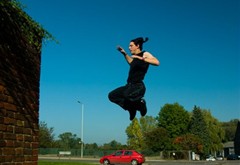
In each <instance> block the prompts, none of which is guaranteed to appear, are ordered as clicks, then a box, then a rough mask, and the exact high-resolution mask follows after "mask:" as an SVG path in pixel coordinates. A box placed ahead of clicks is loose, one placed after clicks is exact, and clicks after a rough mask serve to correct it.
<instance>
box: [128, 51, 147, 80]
mask: <svg viewBox="0 0 240 165" xmlns="http://www.w3.org/2000/svg"><path fill="white" fill-rule="evenodd" d="M143 53H144V52H141V53H139V54H137V56H140V57H143ZM148 67H149V63H147V62H145V61H143V60H139V59H137V58H134V59H133V61H132V62H131V63H130V70H129V73H128V79H127V82H128V83H138V82H142V81H143V79H144V76H145V74H146V73H147V70H148Z"/></svg>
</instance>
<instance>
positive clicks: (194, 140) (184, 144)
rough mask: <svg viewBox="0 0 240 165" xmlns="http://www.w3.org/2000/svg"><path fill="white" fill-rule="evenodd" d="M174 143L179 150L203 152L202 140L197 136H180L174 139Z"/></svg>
mask: <svg viewBox="0 0 240 165" xmlns="http://www.w3.org/2000/svg"><path fill="white" fill-rule="evenodd" d="M173 143H174V144H175V147H176V149H177V150H187V151H189V150H191V151H194V152H196V153H202V152H203V145H202V140H201V139H200V138H199V137H198V136H197V135H193V134H189V133H188V134H186V135H182V136H178V137H176V138H175V139H174V141H173Z"/></svg>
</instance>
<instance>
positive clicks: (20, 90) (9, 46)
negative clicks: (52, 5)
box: [0, 3, 41, 165]
mask: <svg viewBox="0 0 240 165" xmlns="http://www.w3.org/2000/svg"><path fill="white" fill-rule="evenodd" d="M5 4H6V3H5ZM7 10H11V6H7V7H6V8H4V7H2V6H1V9H0V17H1V19H0V165H37V160H38V133H39V128H38V121H39V81H40V55H41V53H40V48H37V47H36V46H33V45H31V44H30V43H29V42H28V41H27V40H26V38H25V34H23V33H22V32H21V31H20V30H19V25H18V24H17V23H16V22H17V20H16V22H14V21H12V20H14V19H16V18H15V17H14V15H17V13H14V12H19V11H16V10H15V9H13V10H11V11H10V12H6V11H7ZM8 13H10V14H8ZM39 38H40V39H39V43H41V42H40V41H41V37H39Z"/></svg>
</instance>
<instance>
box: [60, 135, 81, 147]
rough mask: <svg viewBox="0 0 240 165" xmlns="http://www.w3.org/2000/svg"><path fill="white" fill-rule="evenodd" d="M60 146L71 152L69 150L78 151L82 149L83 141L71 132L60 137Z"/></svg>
mask: <svg viewBox="0 0 240 165" xmlns="http://www.w3.org/2000/svg"><path fill="white" fill-rule="evenodd" d="M58 137H59V140H58V142H59V144H60V147H61V148H63V149H65V150H69V149H73V148H74V149H78V148H80V146H81V145H80V144H81V143H82V141H81V139H80V138H78V137H77V135H76V134H72V133H71V132H65V133H62V134H60V135H59V136H58Z"/></svg>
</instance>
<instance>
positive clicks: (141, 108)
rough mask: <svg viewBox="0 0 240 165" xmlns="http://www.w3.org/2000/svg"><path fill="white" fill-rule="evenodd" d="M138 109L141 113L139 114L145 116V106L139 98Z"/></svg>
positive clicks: (143, 101) (144, 102)
mask: <svg viewBox="0 0 240 165" xmlns="http://www.w3.org/2000/svg"><path fill="white" fill-rule="evenodd" d="M139 111H140V113H141V116H145V115H146V114H147V106H146V101H145V100H144V99H141V101H140V106H139Z"/></svg>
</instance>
